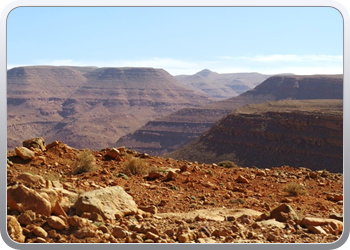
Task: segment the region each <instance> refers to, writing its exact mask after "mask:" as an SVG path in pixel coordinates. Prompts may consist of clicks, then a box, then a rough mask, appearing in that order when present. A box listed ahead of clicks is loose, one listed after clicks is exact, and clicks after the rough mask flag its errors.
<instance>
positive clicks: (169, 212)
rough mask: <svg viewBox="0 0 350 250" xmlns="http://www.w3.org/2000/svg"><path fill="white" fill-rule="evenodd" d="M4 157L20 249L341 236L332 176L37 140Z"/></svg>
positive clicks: (338, 193) (338, 194)
mask: <svg viewBox="0 0 350 250" xmlns="http://www.w3.org/2000/svg"><path fill="white" fill-rule="evenodd" d="M7 157H8V161H7V231H8V234H9V236H10V237H11V238H12V239H13V240H14V241H16V242H20V243H24V244H27V243H332V242H335V241H337V240H338V239H339V237H340V236H341V234H342V232H343V175H342V174H339V173H337V174H336V173H330V172H328V171H325V170H321V171H312V170H310V169H308V168H291V167H288V166H279V167H271V168H266V169H257V168H244V167H240V166H236V165H234V164H231V165H230V164H225V165H221V164H218V165H217V164H212V163H211V164H203V163H199V162H197V161H194V162H190V161H180V160H174V159H171V158H161V157H158V156H151V155H147V154H140V153H138V152H136V151H134V150H128V149H125V148H113V149H110V148H109V149H101V150H99V151H89V150H77V149H75V148H72V147H69V146H68V145H66V144H64V143H62V142H59V141H54V142H50V143H48V144H45V142H44V141H43V140H42V138H33V139H31V140H27V141H25V142H23V146H22V145H21V144H20V145H17V147H16V149H15V151H13V150H11V151H8V152H7ZM65 246H66V247H67V248H70V246H69V244H68V245H65ZM298 246H299V247H300V245H298ZM115 247H117V248H118V247H119V246H118V245H115Z"/></svg>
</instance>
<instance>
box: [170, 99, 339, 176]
mask: <svg viewBox="0 0 350 250" xmlns="http://www.w3.org/2000/svg"><path fill="white" fill-rule="evenodd" d="M166 156H167V157H172V158H175V159H185V160H189V161H198V162H204V163H213V162H216V163H219V162H220V161H225V160H229V161H233V162H235V163H236V164H237V165H239V166H243V167H253V166H256V167H258V168H270V167H276V166H283V165H288V166H291V167H307V168H310V169H312V170H323V169H327V170H329V171H332V172H338V173H342V172H343V101H342V100H335V99H332V100H324V99H323V100H320V99H318V100H283V101H275V102H267V103H262V104H254V105H247V106H244V107H242V108H238V109H236V110H235V111H233V112H231V113H230V114H229V115H227V116H225V117H224V118H222V119H221V120H220V121H219V122H217V123H216V124H215V125H214V126H213V127H212V128H211V129H210V130H209V131H207V132H205V133H204V134H203V135H201V136H200V137H199V138H197V139H196V140H194V141H192V142H191V143H189V144H187V145H186V146H184V147H182V148H180V149H178V150H176V151H174V152H171V153H169V154H167V155H166Z"/></svg>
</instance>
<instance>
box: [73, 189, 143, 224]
mask: <svg viewBox="0 0 350 250" xmlns="http://www.w3.org/2000/svg"><path fill="white" fill-rule="evenodd" d="M74 206H75V209H76V212H77V214H78V215H81V214H82V213H84V212H89V213H92V212H96V213H98V214H100V215H101V216H102V217H103V218H104V219H115V218H121V217H124V216H125V215H128V214H136V213H137V210H138V209H137V205H136V203H135V201H134V200H133V198H132V197H131V196H130V195H129V194H127V193H126V192H125V191H124V189H123V188H122V187H119V186H114V187H107V188H102V189H97V190H93V191H89V192H86V193H84V194H82V195H80V197H79V198H78V200H77V201H76V202H75V205H74Z"/></svg>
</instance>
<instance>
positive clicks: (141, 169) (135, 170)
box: [123, 156, 152, 175]
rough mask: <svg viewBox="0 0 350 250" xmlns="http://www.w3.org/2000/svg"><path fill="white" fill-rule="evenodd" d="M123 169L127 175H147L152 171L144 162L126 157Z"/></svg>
mask: <svg viewBox="0 0 350 250" xmlns="http://www.w3.org/2000/svg"><path fill="white" fill-rule="evenodd" d="M123 167H124V171H125V174H127V175H138V174H148V173H149V172H150V171H151V170H152V169H151V167H150V166H149V165H148V163H147V162H146V161H145V160H142V159H140V158H136V157H133V156H129V157H127V159H126V161H125V162H124V164H123Z"/></svg>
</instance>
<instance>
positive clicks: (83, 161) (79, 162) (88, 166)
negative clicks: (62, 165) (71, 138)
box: [71, 150, 96, 175]
mask: <svg viewBox="0 0 350 250" xmlns="http://www.w3.org/2000/svg"><path fill="white" fill-rule="evenodd" d="M71 166H72V167H73V169H74V170H73V174H74V175H77V174H82V173H87V172H91V171H94V170H96V160H95V157H94V156H93V154H92V153H91V151H90V150H84V151H82V152H80V153H79V154H78V155H77V159H76V160H75V161H73V162H72V163H71Z"/></svg>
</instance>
